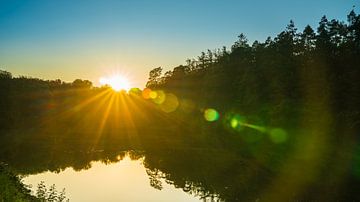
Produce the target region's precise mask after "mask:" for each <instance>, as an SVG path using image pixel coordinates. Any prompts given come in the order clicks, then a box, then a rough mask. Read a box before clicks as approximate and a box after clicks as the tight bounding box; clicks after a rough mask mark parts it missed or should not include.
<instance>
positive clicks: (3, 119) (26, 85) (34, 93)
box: [0, 70, 104, 129]
mask: <svg viewBox="0 0 360 202" xmlns="http://www.w3.org/2000/svg"><path fill="white" fill-rule="evenodd" d="M101 90H104V89H102V88H95V87H93V85H92V83H91V82H90V81H88V80H81V79H76V80H75V81H73V82H72V83H67V82H64V81H61V80H60V79H57V80H41V79H37V78H30V77H24V76H20V77H13V76H12V74H11V73H10V72H7V71H3V70H0V114H1V116H0V129H9V128H20V127H21V126H22V125H24V124H26V125H31V122H34V121H37V119H38V118H39V117H40V116H42V115H44V114H45V113H51V111H54V110H57V107H58V105H59V104H60V103H61V104H62V105H63V106H65V105H70V104H75V103H76V102H79V101H81V100H82V99H84V98H86V97H88V96H91V95H93V94H94V93H97V92H99V91H101Z"/></svg>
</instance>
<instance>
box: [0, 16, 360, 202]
mask: <svg viewBox="0 0 360 202" xmlns="http://www.w3.org/2000/svg"><path fill="white" fill-rule="evenodd" d="M359 56H360V15H358V14H356V13H355V12H354V11H351V12H350V13H349V14H348V16H347V22H341V21H339V20H336V19H333V20H328V19H327V18H326V17H325V16H324V17H322V18H321V20H320V22H319V26H318V27H317V29H316V30H314V29H313V28H312V27H310V26H306V27H305V28H304V30H303V31H302V32H301V31H298V30H297V28H296V27H295V24H294V22H293V21H290V23H289V25H287V27H286V29H285V30H284V31H283V32H281V33H280V34H278V35H277V36H276V37H274V38H273V39H272V38H270V37H269V38H268V39H266V41H264V42H259V41H254V42H253V43H252V45H250V44H249V43H248V41H247V39H246V37H245V35H243V34H240V35H239V37H238V40H237V41H236V42H235V43H234V44H233V45H232V47H231V49H230V50H228V49H227V48H226V47H223V48H221V49H216V50H208V51H206V52H202V53H201V55H200V56H198V57H197V58H196V59H188V60H187V61H186V64H185V65H180V66H177V67H175V68H174V69H173V70H172V71H167V72H165V73H164V74H162V70H163V69H162V68H161V67H158V68H155V69H153V70H151V71H150V73H149V80H148V82H147V85H146V88H145V89H144V90H140V89H138V88H134V89H132V90H130V91H129V92H124V91H123V92H114V91H113V90H111V89H110V87H109V86H103V87H94V86H93V85H92V83H91V82H90V81H88V80H81V79H77V80H75V81H74V82H72V83H67V82H63V81H61V80H51V81H49V80H48V81H45V80H41V79H35V78H28V77H22V76H20V77H13V76H12V75H11V73H9V72H7V71H0V114H1V116H0V161H1V162H4V163H6V164H8V165H9V166H10V167H11V171H12V172H14V173H16V174H19V175H26V174H33V173H39V172H44V171H55V172H60V171H62V170H64V169H65V168H67V167H72V168H74V169H75V170H81V169H89V168H90V167H91V164H90V162H91V161H94V160H96V161H102V162H104V163H113V162H117V161H119V160H121V159H122V158H124V155H125V153H124V151H131V152H130V155H131V158H132V159H139V158H144V166H145V167H146V171H147V173H148V175H149V179H150V184H151V186H153V187H154V188H157V189H161V188H162V186H161V183H160V179H165V180H166V182H167V183H169V184H173V185H174V186H175V187H177V188H181V189H183V190H184V191H185V192H189V193H191V194H194V195H197V196H200V197H201V198H204V199H206V198H212V199H214V198H218V199H220V200H225V201H241V200H243V201H255V200H257V199H259V198H260V199H264V201H290V200H294V201H295V200H296V201H340V200H341V201H342V200H344V201H357V200H360V198H359V196H358V194H357V193H356V190H354V187H358V186H359V185H360V158H359V157H360V146H359V144H358V141H359V136H358V133H359V129H360V108H359V106H360V80H359V78H360V57H359ZM209 116H210V117H209ZM204 118H205V119H204ZM119 155H120V157H121V158H118V157H119ZM210 165H211V166H210ZM0 168H1V167H0ZM299 168H301V169H299ZM4 173H5V174H6V175H7V173H8V172H5V171H4V169H2V168H1V169H0V174H2V175H5V174H4ZM9 175H10V176H11V174H9ZM0 176H1V175H0ZM4 179H6V178H4ZM284 185H285V186H287V189H286V190H284V189H283V187H284ZM16 186H18V185H16ZM20 187H21V186H20ZM2 190H4V186H2V185H0V191H2ZM19 190H20V192H24V193H25V194H28V192H27V191H26V190H23V189H20V188H19ZM322 193H331V194H329V195H328V196H327V195H324V194H322ZM1 197H2V196H1V195H0V199H2V198H1ZM26 197H30V198H31V196H26ZM5 200H6V198H5ZM34 200H35V199H34Z"/></svg>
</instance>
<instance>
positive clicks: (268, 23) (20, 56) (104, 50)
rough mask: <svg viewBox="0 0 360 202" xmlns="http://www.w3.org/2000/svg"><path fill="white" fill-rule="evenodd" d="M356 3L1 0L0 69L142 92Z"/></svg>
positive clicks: (334, 0)
mask: <svg viewBox="0 0 360 202" xmlns="http://www.w3.org/2000/svg"><path fill="white" fill-rule="evenodd" d="M353 5H355V6H356V7H355V8H356V9H355V10H356V11H357V13H358V11H359V10H360V9H359V7H360V2H359V1H358V0H298V1H288V0H263V1H260V0H242V1H240V0H208V1H205V0H177V1H175V0H147V1H145V0H73V1H70V0H22V1H20V0H9V1H7V0H0V69H3V70H7V71H10V72H12V73H13V74H14V75H15V76H17V75H26V76H32V77H38V78H43V79H56V78H60V79H62V80H64V81H73V80H74V79H76V78H82V79H89V80H92V81H93V82H94V84H95V85H97V84H98V80H99V77H101V76H107V75H109V74H111V73H113V72H120V73H123V74H126V76H128V77H129V80H130V81H131V83H132V85H133V86H138V87H143V85H144V84H145V82H146V80H147V77H148V72H149V71H150V70H151V69H153V68H155V67H159V66H161V67H163V68H164V69H170V68H171V69H172V68H173V67H174V66H176V65H180V64H183V63H185V60H186V59H187V58H195V57H196V56H198V55H199V54H200V52H201V51H204V50H207V49H215V48H220V47H222V46H223V45H226V46H230V45H231V44H232V43H233V42H234V41H235V40H236V38H237V35H238V34H239V33H244V34H245V35H246V36H247V37H248V39H249V40H250V41H253V40H255V39H257V40H260V41H263V40H264V39H266V37H267V36H272V37H274V36H275V35H276V34H278V33H279V32H280V31H282V30H283V29H284V28H285V27H286V25H287V24H288V22H289V20H290V19H293V20H294V22H295V25H296V26H297V27H298V28H299V29H300V30H301V29H303V27H304V26H305V25H307V24H310V25H311V26H313V27H314V28H316V26H317V23H318V22H319V20H320V18H321V16H323V15H324V14H326V16H327V17H328V19H333V18H336V19H341V20H343V21H345V20H346V15H347V14H348V13H349V11H350V10H351V9H352V6H353Z"/></svg>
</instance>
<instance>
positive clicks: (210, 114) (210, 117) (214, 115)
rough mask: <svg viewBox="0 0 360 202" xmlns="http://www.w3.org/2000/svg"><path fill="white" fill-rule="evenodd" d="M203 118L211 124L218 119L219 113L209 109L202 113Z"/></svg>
mask: <svg viewBox="0 0 360 202" xmlns="http://www.w3.org/2000/svg"><path fill="white" fill-rule="evenodd" d="M204 118H205V120H207V121H210V122H213V121H216V120H218V119H219V113H218V112H217V111H216V110H215V109H212V108H209V109H206V110H205V111H204Z"/></svg>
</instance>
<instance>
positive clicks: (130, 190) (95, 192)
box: [24, 156, 199, 202]
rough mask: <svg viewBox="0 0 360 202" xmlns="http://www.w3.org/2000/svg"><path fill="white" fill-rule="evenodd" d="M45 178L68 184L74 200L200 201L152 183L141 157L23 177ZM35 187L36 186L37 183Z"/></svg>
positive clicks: (30, 179) (33, 181)
mask: <svg viewBox="0 0 360 202" xmlns="http://www.w3.org/2000/svg"><path fill="white" fill-rule="evenodd" d="M40 181H45V182H46V183H47V184H48V185H49V186H50V185H51V184H56V186H57V187H59V188H62V187H64V188H66V192H67V196H68V198H70V199H71V201H109V202H111V201H199V199H198V198H195V197H193V196H191V195H189V194H186V193H185V192H182V191H181V190H179V189H175V188H174V187H173V186H171V185H168V184H166V183H165V182H164V180H161V181H159V182H161V183H162V184H163V185H162V189H161V191H160V190H158V189H154V188H152V187H151V186H149V176H148V175H147V173H146V169H145V168H144V166H143V165H142V159H138V160H131V159H130V157H129V156H126V157H125V158H124V159H122V160H121V161H119V162H117V163H112V164H108V165H106V164H104V163H101V162H99V161H98V162H92V163H91V168H90V169H87V170H82V171H80V172H77V171H75V170H73V169H71V168H67V169H65V170H63V171H61V172H60V173H53V172H44V173H40V174H35V175H30V176H28V177H26V178H24V182H25V183H26V184H32V185H37V184H38V183H39V182H40ZM34 187H36V186H34Z"/></svg>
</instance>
